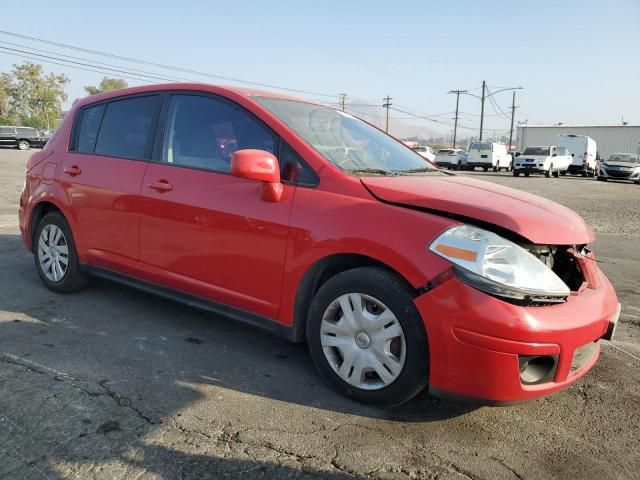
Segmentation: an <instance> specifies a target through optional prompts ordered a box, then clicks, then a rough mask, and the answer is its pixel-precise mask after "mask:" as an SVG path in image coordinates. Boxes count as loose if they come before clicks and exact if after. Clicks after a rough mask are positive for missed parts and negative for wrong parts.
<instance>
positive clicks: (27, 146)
mask: <svg viewBox="0 0 640 480" xmlns="http://www.w3.org/2000/svg"><path fill="white" fill-rule="evenodd" d="M18 148H19V149H20V150H26V149H27V148H29V144H28V143H27V142H20V143H19V144H18Z"/></svg>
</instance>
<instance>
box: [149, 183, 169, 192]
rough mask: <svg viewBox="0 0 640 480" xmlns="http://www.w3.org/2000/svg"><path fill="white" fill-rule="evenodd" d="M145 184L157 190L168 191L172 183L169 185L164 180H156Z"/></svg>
mask: <svg viewBox="0 0 640 480" xmlns="http://www.w3.org/2000/svg"><path fill="white" fill-rule="evenodd" d="M147 186H148V187H149V188H152V189H153V190H156V191H158V192H170V191H171V190H173V185H171V184H170V183H169V182H168V181H166V180H158V181H157V182H151V183H150V184H149V185H147Z"/></svg>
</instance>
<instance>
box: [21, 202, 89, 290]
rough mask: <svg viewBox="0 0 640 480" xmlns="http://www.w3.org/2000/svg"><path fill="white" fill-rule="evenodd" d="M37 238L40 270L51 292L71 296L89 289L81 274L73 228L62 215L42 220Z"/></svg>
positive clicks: (37, 229)
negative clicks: (72, 232) (69, 294)
mask: <svg viewBox="0 0 640 480" xmlns="http://www.w3.org/2000/svg"><path fill="white" fill-rule="evenodd" d="M33 238H34V242H35V245H34V247H33V250H34V257H35V262H36V269H37V270H38V275H39V276H40V279H41V280H42V282H43V283H44V284H45V285H46V287H47V288H48V289H49V290H53V291H54V292H58V293H70V292H75V291H78V290H81V289H82V288H84V287H85V285H86V283H87V280H86V277H85V276H84V275H83V274H82V272H80V268H79V267H80V266H79V262H78V253H77V251H76V244H75V241H74V239H73V235H72V234H71V228H70V227H69V224H68V223H67V221H66V219H65V218H64V216H62V214H60V213H58V212H52V213H48V214H47V215H45V216H44V217H42V219H41V220H40V221H39V222H38V226H37V227H36V234H35V236H34V237H33Z"/></svg>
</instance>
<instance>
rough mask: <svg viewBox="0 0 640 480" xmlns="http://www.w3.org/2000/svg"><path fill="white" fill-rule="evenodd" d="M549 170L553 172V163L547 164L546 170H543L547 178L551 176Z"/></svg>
mask: <svg viewBox="0 0 640 480" xmlns="http://www.w3.org/2000/svg"><path fill="white" fill-rule="evenodd" d="M551 172H553V163H552V164H551V165H549V168H548V169H547V171H545V172H544V176H545V177H547V178H551Z"/></svg>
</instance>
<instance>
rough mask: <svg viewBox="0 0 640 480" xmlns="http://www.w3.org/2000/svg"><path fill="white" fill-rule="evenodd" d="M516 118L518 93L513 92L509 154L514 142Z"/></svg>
mask: <svg viewBox="0 0 640 480" xmlns="http://www.w3.org/2000/svg"><path fill="white" fill-rule="evenodd" d="M515 116H516V91H515V90H514V91H513V99H512V100H511V129H510V130H509V148H508V149H507V153H509V150H511V145H512V143H511V142H512V141H513V119H514V117H515Z"/></svg>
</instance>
